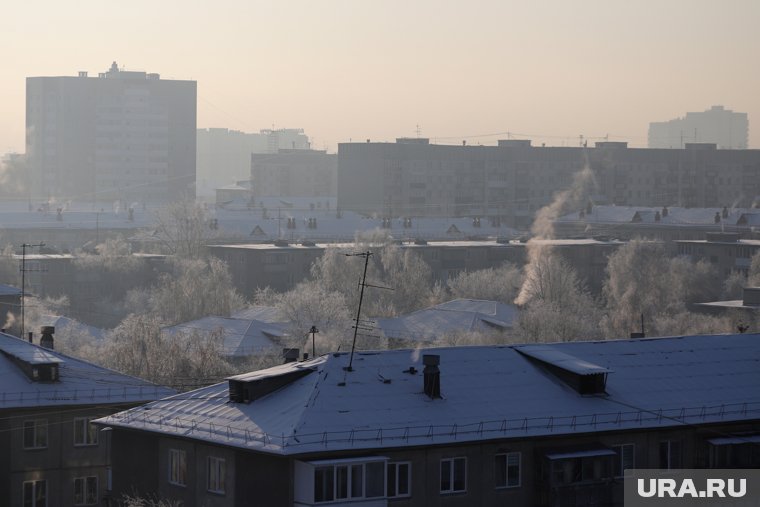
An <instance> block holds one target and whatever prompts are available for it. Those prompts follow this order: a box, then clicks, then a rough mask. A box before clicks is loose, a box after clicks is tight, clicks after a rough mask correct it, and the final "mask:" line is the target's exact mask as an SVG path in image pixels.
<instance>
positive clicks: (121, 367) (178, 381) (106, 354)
mask: <svg viewBox="0 0 760 507" xmlns="http://www.w3.org/2000/svg"><path fill="white" fill-rule="evenodd" d="M163 324H164V323H163V322H161V320H159V319H158V318H157V317H154V316H145V315H130V316H128V317H127V318H126V319H124V321H122V323H121V324H119V326H117V327H116V328H115V329H114V330H113V331H112V332H111V333H110V334H109V336H108V337H106V344H105V345H104V346H103V348H102V350H101V357H102V359H101V361H100V362H101V364H104V365H106V366H108V367H110V368H113V369H114V370H117V371H120V372H122V373H126V374H128V375H133V376H135V377H140V378H143V379H146V380H149V381H151V382H154V383H157V384H160V385H167V386H171V387H174V388H176V389H179V390H187V389H192V388H196V387H200V386H202V385H207V384H210V383H213V382H215V381H218V380H219V379H221V378H223V377H225V376H227V375H229V374H230V373H232V372H234V369H233V367H232V366H231V365H230V364H229V363H227V362H226V361H225V360H224V359H223V358H222V340H221V338H220V336H219V335H218V334H217V333H210V334H205V335H202V334H199V333H191V334H179V335H176V336H169V335H168V334H166V333H163V332H162V331H161V327H162V326H163Z"/></svg>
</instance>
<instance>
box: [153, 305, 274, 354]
mask: <svg viewBox="0 0 760 507" xmlns="http://www.w3.org/2000/svg"><path fill="white" fill-rule="evenodd" d="M163 330H164V332H165V333H167V334H169V335H170V336H173V337H175V338H177V339H182V338H186V337H189V336H192V335H193V334H196V335H199V336H201V337H208V336H214V337H215V338H216V339H218V340H220V341H221V352H222V355H224V356H225V357H226V358H228V359H244V358H247V357H250V356H256V355H264V354H278V353H280V351H281V350H282V348H283V345H285V344H284V343H282V340H283V339H285V338H287V337H288V332H287V327H286V324H285V323H281V322H278V323H273V322H264V321H261V320H257V319H246V318H239V317H234V316H232V317H218V316H214V315H210V316H208V317H203V318H201V319H196V320H193V321H190V322H183V323H181V324H176V325H174V326H170V327H165V328H164V329H163Z"/></svg>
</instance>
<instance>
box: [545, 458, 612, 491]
mask: <svg viewBox="0 0 760 507" xmlns="http://www.w3.org/2000/svg"><path fill="white" fill-rule="evenodd" d="M611 458H612V456H585V457H577V458H568V459H559V460H556V461H552V465H551V466H552V482H553V484H555V485H558V486H559V485H567V484H578V483H592V482H603V481H606V480H608V479H609V478H610V477H611V472H610V469H611V467H610V465H611V462H610V460H611Z"/></svg>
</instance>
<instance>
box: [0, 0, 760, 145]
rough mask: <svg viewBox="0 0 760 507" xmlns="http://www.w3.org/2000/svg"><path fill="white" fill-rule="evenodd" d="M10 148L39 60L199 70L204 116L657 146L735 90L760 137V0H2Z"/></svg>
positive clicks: (334, 131) (737, 105) (3, 125)
mask: <svg viewBox="0 0 760 507" xmlns="http://www.w3.org/2000/svg"><path fill="white" fill-rule="evenodd" d="M2 19H3V23H2V25H3V26H2V30H0V48H2V56H3V58H2V62H3V65H2V78H1V79H0V97H1V99H0V153H2V152H6V151H18V152H23V150H24V121H25V120H24V109H25V81H24V79H25V78H26V77H27V76H53V75H68V76H73V75H76V73H77V71H80V70H86V71H89V72H90V75H97V73H98V72H103V71H105V70H107V68H108V67H109V66H110V64H111V62H112V61H113V60H116V61H117V62H118V64H119V65H120V66H123V67H124V68H126V69H127V70H145V71H148V72H158V73H160V74H161V76H162V78H177V79H195V80H197V81H198V127H200V128H203V127H227V128H232V129H238V130H244V131H249V132H254V131H258V130H259V129H262V128H271V126H272V125H274V126H275V127H276V128H280V127H302V128H304V129H306V133H307V134H308V135H309V136H311V137H312V138H313V141H314V146H315V147H317V148H324V147H328V148H329V149H330V150H335V149H336V148H337V143H338V142H342V141H348V140H349V138H353V139H354V140H364V139H366V138H371V139H372V140H392V139H393V138H394V137H396V136H404V135H406V136H414V135H415V134H416V133H415V131H416V128H417V125H418V124H419V126H420V129H421V134H422V136H425V137H431V138H437V139H438V140H439V142H451V143H454V142H461V139H463V138H465V137H468V138H469V139H468V143H478V142H482V143H483V144H492V143H494V142H495V140H496V139H497V138H505V137H506V135H500V136H490V137H488V136H484V137H471V136H478V135H481V134H492V133H499V132H514V133H515V135H516V136H517V137H522V134H529V135H530V137H531V138H533V139H534V141H535V142H534V144H536V143H540V142H546V143H547V145H562V144H563V143H564V144H577V142H578V135H579V134H583V135H585V136H587V137H591V138H593V137H601V136H604V135H607V134H609V135H610V138H611V139H614V140H627V141H629V142H630V144H631V145H632V146H645V145H646V135H647V127H648V123H649V122H650V121H662V120H667V119H671V118H675V117H678V116H683V115H684V114H685V113H686V112H687V111H701V110H705V109H708V108H709V107H710V106H711V105H714V104H722V105H724V106H726V107H727V108H730V109H733V110H735V111H742V112H747V113H749V120H750V146H751V147H753V148H760V63H759V62H760V32H759V31H758V28H757V27H758V22H760V1H758V0H726V1H722V2H719V1H716V0H709V1H702V0H636V1H627V2H622V1H611V0H603V1H600V0H599V1H598V0H578V1H574V2H571V1H567V0H557V1H539V0H537V1H527V0H526V1H523V2H514V1H510V0H468V1H464V0H459V1H447V0H436V1H429V0H403V1H400V0H382V1H364V0H350V1H338V0H323V1H318V0H304V1H290V0H268V1H266V2H264V1H253V0H217V1H213V2H212V1H205V0H204V1H196V0H181V1H176V0H130V1H129V2H116V1H103V0H97V1H93V0H76V1H73V2H61V1H59V0H50V1H40V0H5V1H4V2H3V9H2Z"/></svg>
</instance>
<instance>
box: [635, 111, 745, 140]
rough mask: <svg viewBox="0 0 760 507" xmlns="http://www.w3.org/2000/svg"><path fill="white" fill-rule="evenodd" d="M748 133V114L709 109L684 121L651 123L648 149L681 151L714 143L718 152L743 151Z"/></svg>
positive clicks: (687, 116)
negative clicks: (693, 144) (681, 149)
mask: <svg viewBox="0 0 760 507" xmlns="http://www.w3.org/2000/svg"><path fill="white" fill-rule="evenodd" d="M748 132H749V120H748V118H747V113H736V112H734V111H731V110H730V109H726V108H724V107H723V106H712V107H711V108H710V109H708V110H707V111H702V112H698V113H686V116H684V117H683V118H676V119H674V120H670V121H663V122H653V123H650V124H649V144H648V146H649V147H650V148H683V147H684V146H685V144H686V143H715V144H717V145H718V148H721V149H733V150H746V149H747V140H748V138H749V135H748Z"/></svg>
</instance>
